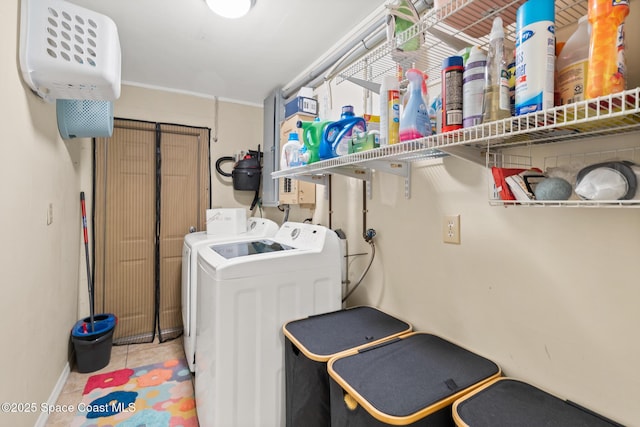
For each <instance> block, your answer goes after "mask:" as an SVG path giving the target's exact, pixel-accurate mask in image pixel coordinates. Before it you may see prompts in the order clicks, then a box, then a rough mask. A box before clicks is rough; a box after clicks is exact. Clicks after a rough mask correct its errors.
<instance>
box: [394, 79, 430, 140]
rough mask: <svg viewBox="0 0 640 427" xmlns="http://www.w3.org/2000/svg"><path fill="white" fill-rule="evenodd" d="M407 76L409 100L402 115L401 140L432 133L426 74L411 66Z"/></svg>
mask: <svg viewBox="0 0 640 427" xmlns="http://www.w3.org/2000/svg"><path fill="white" fill-rule="evenodd" d="M406 76H407V79H408V80H409V90H408V94H409V100H408V101H407V105H406V106H405V107H404V110H403V111H402V116H400V142H403V141H410V140H412V139H417V138H423V137H425V136H429V135H431V120H430V119H429V103H428V101H427V100H426V97H425V96H426V83H425V75H424V74H423V73H422V71H420V70H417V69H415V68H410V69H409V70H407V73H406Z"/></svg>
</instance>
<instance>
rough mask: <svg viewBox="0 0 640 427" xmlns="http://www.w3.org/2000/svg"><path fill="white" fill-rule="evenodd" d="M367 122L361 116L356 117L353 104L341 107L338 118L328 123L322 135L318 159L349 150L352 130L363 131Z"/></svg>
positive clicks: (325, 158) (345, 152)
mask: <svg viewBox="0 0 640 427" xmlns="http://www.w3.org/2000/svg"><path fill="white" fill-rule="evenodd" d="M366 130H367V122H366V121H365V120H364V118H362V117H356V116H355V114H354V113H353V106H351V105H346V106H344V107H342V114H341V116H340V120H338V121H336V122H332V123H329V124H328V125H327V126H326V127H325V128H324V132H323V135H322V141H321V143H320V147H319V150H318V155H319V157H320V160H327V159H332V158H334V157H337V156H340V155H343V154H347V153H348V152H349V145H348V139H349V136H350V135H351V134H352V133H354V132H365V131H366Z"/></svg>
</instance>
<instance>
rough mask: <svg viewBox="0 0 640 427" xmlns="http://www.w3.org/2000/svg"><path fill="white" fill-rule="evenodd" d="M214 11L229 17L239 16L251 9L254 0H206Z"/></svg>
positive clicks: (254, 2)
mask: <svg viewBox="0 0 640 427" xmlns="http://www.w3.org/2000/svg"><path fill="white" fill-rule="evenodd" d="M206 2H207V6H209V9H211V10H212V11H213V12H214V13H216V14H218V15H220V16H222V17H224V18H229V19H235V18H240V17H242V16H244V15H246V14H247V13H249V11H250V10H251V8H252V7H253V6H254V5H255V4H256V0H206Z"/></svg>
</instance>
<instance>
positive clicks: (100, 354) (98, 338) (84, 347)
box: [71, 314, 117, 374]
mask: <svg viewBox="0 0 640 427" xmlns="http://www.w3.org/2000/svg"><path fill="white" fill-rule="evenodd" d="M116 324H117V319H116V317H115V316H114V315H113V314H98V315H96V316H94V317H93V332H92V331H91V318H90V317H87V318H84V319H82V320H78V321H77V322H76V324H75V325H74V326H73V329H72V330H71V341H72V342H73V348H74V350H75V353H76V367H77V369H78V372H80V373H83V374H84V373H89V372H95V371H97V370H99V369H102V368H104V367H105V366H107V365H108V364H109V360H110V359H111V345H112V344H113V331H114V329H115V327H116Z"/></svg>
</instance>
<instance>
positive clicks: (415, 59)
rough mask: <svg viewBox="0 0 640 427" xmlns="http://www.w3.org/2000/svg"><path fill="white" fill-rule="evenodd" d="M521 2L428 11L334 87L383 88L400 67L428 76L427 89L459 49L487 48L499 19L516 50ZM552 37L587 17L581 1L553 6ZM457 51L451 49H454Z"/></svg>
mask: <svg viewBox="0 0 640 427" xmlns="http://www.w3.org/2000/svg"><path fill="white" fill-rule="evenodd" d="M524 2H525V0H508V1H505V2H503V4H502V5H498V3H497V2H494V1H490V0H451V1H450V2H449V3H447V4H446V5H445V6H443V7H441V8H440V9H430V10H428V11H427V12H426V13H425V14H424V15H423V16H422V17H421V19H420V21H419V22H418V23H417V24H416V25H414V26H413V27H411V28H409V29H408V30H406V31H405V32H403V33H401V34H398V36H397V38H396V40H390V41H387V42H384V43H382V44H381V45H380V46H378V47H377V48H375V49H373V50H372V51H370V52H369V53H368V54H367V55H365V56H363V57H362V58H361V59H360V60H358V61H356V62H355V63H353V64H352V65H350V66H349V67H347V68H345V69H344V70H343V71H341V72H340V73H339V75H338V76H337V77H336V84H340V83H342V82H344V81H348V80H349V78H351V77H354V78H358V79H361V80H367V81H371V82H375V83H381V81H382V78H383V77H384V76H387V75H395V74H396V71H397V69H398V67H401V68H403V69H406V68H410V67H416V68H419V69H421V70H422V71H424V72H425V73H426V74H427V75H428V76H429V80H428V84H429V85H430V86H432V85H434V84H436V83H438V82H439V81H440V70H441V67H442V61H443V60H444V59H445V58H447V57H449V56H452V55H455V54H456V53H457V52H458V51H459V50H460V49H461V47H463V46H480V47H486V46H487V45H488V44H489V33H490V32H491V26H492V23H493V18H494V17H496V16H500V17H501V18H502V20H503V23H504V27H505V44H506V45H507V46H508V47H511V48H512V47H513V46H514V45H515V18H516V11H517V9H518V7H520V6H521V5H522V4H523V3H524ZM555 9H556V21H555V26H556V31H557V30H559V29H562V28H564V27H567V26H569V25H573V24H575V23H576V22H578V19H579V18H580V17H581V16H583V15H586V14H587V2H585V1H584V0H556V2H555ZM416 38H419V39H420V42H421V43H420V45H421V47H420V49H418V50H416V51H414V52H400V51H399V49H398V46H403V45H404V44H405V43H406V42H407V41H410V40H414V39H416ZM453 45H455V46H453Z"/></svg>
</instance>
